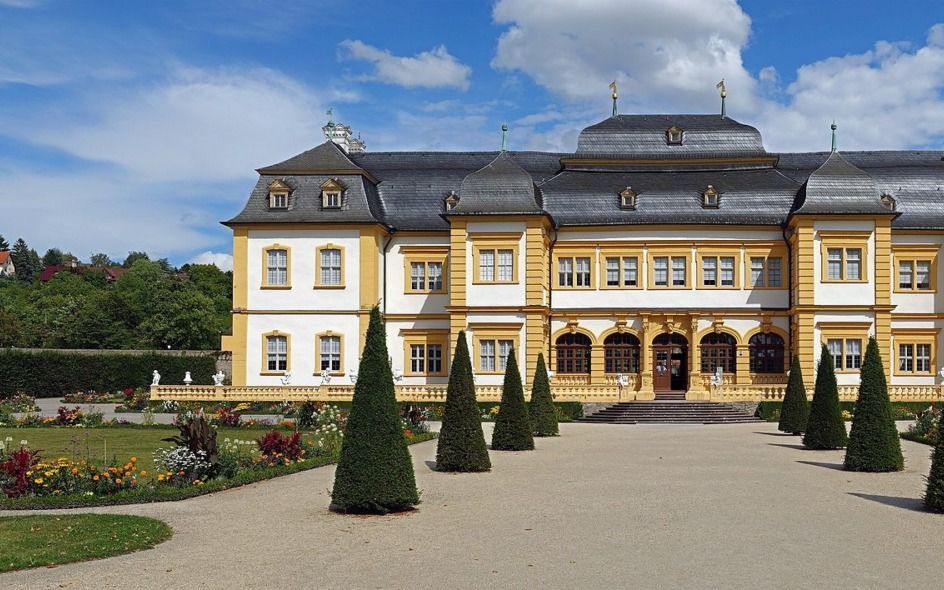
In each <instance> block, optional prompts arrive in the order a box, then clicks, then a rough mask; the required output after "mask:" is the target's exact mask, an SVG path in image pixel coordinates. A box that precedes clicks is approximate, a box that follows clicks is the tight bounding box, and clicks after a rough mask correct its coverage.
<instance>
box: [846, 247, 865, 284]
mask: <svg viewBox="0 0 944 590" xmlns="http://www.w3.org/2000/svg"><path fill="white" fill-rule="evenodd" d="M845 279H846V280H847V281H858V280H861V279H862V250H861V249H860V248H846V277H845Z"/></svg>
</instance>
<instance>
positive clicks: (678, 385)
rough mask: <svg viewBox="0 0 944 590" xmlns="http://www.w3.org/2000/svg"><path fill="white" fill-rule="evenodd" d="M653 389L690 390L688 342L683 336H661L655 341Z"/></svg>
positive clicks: (653, 348) (653, 347)
mask: <svg viewBox="0 0 944 590" xmlns="http://www.w3.org/2000/svg"><path fill="white" fill-rule="evenodd" d="M652 388H653V390H655V391H687V390H688V340H686V339H685V337H684V336H682V335H681V334H660V335H659V336H656V337H655V339H653V341H652Z"/></svg>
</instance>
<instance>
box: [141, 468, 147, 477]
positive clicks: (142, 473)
mask: <svg viewBox="0 0 944 590" xmlns="http://www.w3.org/2000/svg"><path fill="white" fill-rule="evenodd" d="M141 477H147V471H145V470H143V469H142V470H141Z"/></svg>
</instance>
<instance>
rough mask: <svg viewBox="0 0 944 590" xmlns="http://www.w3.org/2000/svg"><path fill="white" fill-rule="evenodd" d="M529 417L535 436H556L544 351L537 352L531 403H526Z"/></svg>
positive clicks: (554, 411) (554, 414) (555, 420)
mask: <svg viewBox="0 0 944 590" xmlns="http://www.w3.org/2000/svg"><path fill="white" fill-rule="evenodd" d="M528 414H529V416H530V418H531V430H532V431H533V432H534V435H535V436H557V435H558V434H560V430H559V429H558V427H557V410H555V409H554V402H553V401H552V400H551V385H550V383H549V382H548V380H547V366H546V365H545V364H544V353H539V354H538V362H537V367H536V368H535V371H534V384H533V385H532V387H531V403H529V404H528Z"/></svg>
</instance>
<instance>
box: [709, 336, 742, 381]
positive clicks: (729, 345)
mask: <svg viewBox="0 0 944 590" xmlns="http://www.w3.org/2000/svg"><path fill="white" fill-rule="evenodd" d="M718 367H721V369H722V370H723V371H724V372H725V373H737V340H735V339H734V336H732V335H730V334H726V333H724V332H718V333H715V332H712V333H711V334H707V335H705V337H704V338H702V339H701V372H702V373H714V372H715V370H716V369H717V368H718Z"/></svg>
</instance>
